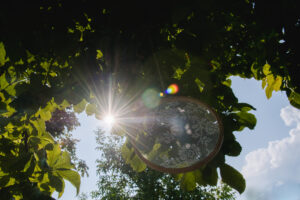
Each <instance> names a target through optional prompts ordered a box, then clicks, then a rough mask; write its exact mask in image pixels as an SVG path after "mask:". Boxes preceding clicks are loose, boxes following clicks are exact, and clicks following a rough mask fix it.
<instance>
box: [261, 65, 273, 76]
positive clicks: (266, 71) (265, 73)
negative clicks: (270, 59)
mask: <svg viewBox="0 0 300 200" xmlns="http://www.w3.org/2000/svg"><path fill="white" fill-rule="evenodd" d="M270 68H271V65H269V64H268V63H266V64H265V65H264V66H263V73H264V75H266V76H267V75H269V74H270V73H271V72H270Z"/></svg>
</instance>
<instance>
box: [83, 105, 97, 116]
mask: <svg viewBox="0 0 300 200" xmlns="http://www.w3.org/2000/svg"><path fill="white" fill-rule="evenodd" d="M96 110H97V107H96V105H94V104H88V105H87V106H86V108H85V112H86V114H87V115H93V114H95V113H96Z"/></svg>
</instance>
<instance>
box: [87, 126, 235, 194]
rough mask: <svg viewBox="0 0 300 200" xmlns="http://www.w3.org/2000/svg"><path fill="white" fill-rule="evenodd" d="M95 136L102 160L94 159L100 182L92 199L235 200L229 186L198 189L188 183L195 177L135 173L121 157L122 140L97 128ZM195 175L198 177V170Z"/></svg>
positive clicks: (152, 172) (148, 172) (196, 185)
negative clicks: (179, 179) (180, 178)
mask: <svg viewBox="0 0 300 200" xmlns="http://www.w3.org/2000/svg"><path fill="white" fill-rule="evenodd" d="M96 134H97V143H98V147H97V149H98V150H99V151H100V153H101V157H100V159H98V160H97V173H98V176H99V181H98V189H97V190H95V191H93V192H92V193H91V196H92V198H93V199H205V200H214V199H223V200H232V199H235V193H234V192H233V190H232V189H231V188H230V187H229V186H228V185H226V184H221V185H219V186H214V187H211V186H209V187H208V186H207V187H204V186H200V185H199V184H195V181H193V180H190V179H193V178H194V174H192V173H187V174H185V175H184V176H185V177H184V178H182V180H181V181H180V182H179V181H178V180H176V179H178V178H179V177H178V176H175V175H170V174H166V173H161V172H157V171H154V170H152V169H150V168H146V169H144V171H143V172H140V173H139V172H136V171H134V170H133V169H132V167H131V166H130V165H129V164H127V163H126V161H125V160H124V158H123V156H122V155H121V154H122V153H121V152H122V151H121V148H122V144H123V143H124V138H122V137H120V136H108V135H107V134H105V133H104V132H103V131H101V130H100V129H99V130H98V131H97V132H96ZM197 173H198V176H199V175H200V171H198V172H197ZM179 176H180V175H179ZM87 198H88V197H85V199H87Z"/></svg>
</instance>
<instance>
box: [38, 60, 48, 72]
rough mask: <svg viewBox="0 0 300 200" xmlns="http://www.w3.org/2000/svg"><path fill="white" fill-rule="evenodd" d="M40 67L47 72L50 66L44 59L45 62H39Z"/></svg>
mask: <svg viewBox="0 0 300 200" xmlns="http://www.w3.org/2000/svg"><path fill="white" fill-rule="evenodd" d="M40 65H41V67H42V68H43V69H44V70H45V71H46V72H47V71H49V68H50V63H49V62H47V61H45V62H41V63H40Z"/></svg>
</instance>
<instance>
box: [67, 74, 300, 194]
mask: <svg viewBox="0 0 300 200" xmlns="http://www.w3.org/2000/svg"><path fill="white" fill-rule="evenodd" d="M232 88H233V91H234V93H235V95H236V96H237V97H238V99H239V101H240V102H246V103H249V104H251V105H253V106H254V107H255V108H256V109H257V110H256V111H253V113H254V114H255V116H256V118H257V125H256V127H255V129H254V130H249V129H244V130H243V131H241V132H236V133H235V136H236V138H237V140H238V141H239V142H240V144H241V146H242V147H243V150H242V153H241V154H240V155H239V156H238V157H226V160H227V162H228V163H229V164H230V165H232V166H233V167H235V168H236V169H238V170H239V171H240V172H242V173H243V175H244V177H245V178H246V181H247V189H246V191H245V192H244V193H243V195H241V196H239V197H238V199H241V200H246V199H247V200H279V199H280V200H281V199H284V200H300V168H298V166H299V165H300V148H299V147H300V111H299V110H296V109H294V108H292V107H291V106H289V102H288V99H287V97H286V95H285V94H284V93H283V92H275V93H274V92H273V96H272V98H271V99H269V100H268V99H267V98H266V96H265V93H264V91H263V90H262V88H261V82H258V81H256V80H253V79H252V80H249V79H241V78H237V77H233V78H232ZM79 121H80V123H81V126H80V127H79V128H77V129H76V130H75V131H74V132H73V135H74V137H75V138H78V139H80V142H79V143H78V145H77V155H78V157H79V158H81V159H84V160H86V162H87V164H88V166H89V168H90V169H89V174H90V176H89V178H86V177H84V178H82V183H81V192H84V193H89V192H90V191H92V190H93V189H96V188H97V187H96V182H97V176H96V164H95V160H96V159H97V158H99V152H97V151H96V150H95V147H96V142H95V134H94V131H95V130H96V128H97V127H103V123H102V122H101V121H99V120H96V119H95V118H93V117H87V116H86V115H85V114H80V115H79ZM75 195H76V191H75V188H74V187H73V186H72V185H71V184H69V183H68V182H67V181H66V188H65V193H64V194H63V196H62V197H61V199H63V200H72V199H75Z"/></svg>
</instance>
